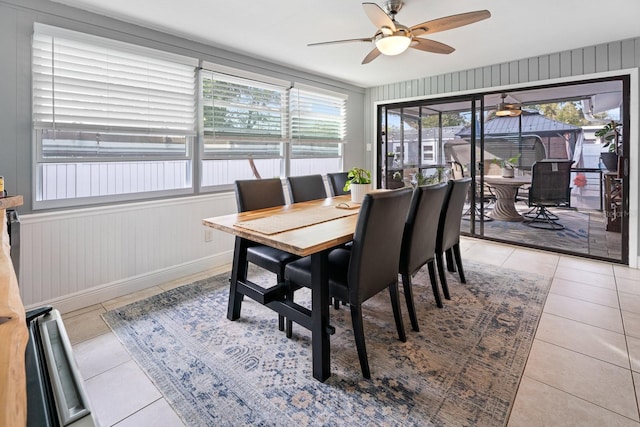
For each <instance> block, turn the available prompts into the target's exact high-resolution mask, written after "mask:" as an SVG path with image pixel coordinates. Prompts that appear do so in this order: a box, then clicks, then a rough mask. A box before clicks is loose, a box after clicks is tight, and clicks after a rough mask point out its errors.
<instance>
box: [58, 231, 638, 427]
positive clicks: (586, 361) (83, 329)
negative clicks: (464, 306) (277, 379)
mask: <svg viewBox="0 0 640 427" xmlns="http://www.w3.org/2000/svg"><path fill="white" fill-rule="evenodd" d="M461 246H462V251H463V252H462V253H463V260H475V261H480V262H489V263H491V264H495V265H499V266H502V267H506V268H511V269H515V270H520V271H525V272H531V273H538V274H544V275H547V276H549V277H552V278H553V282H552V286H551V292H550V294H549V296H548V298H547V302H546V305H545V307H544V312H543V315H542V317H541V319H540V325H539V327H538V330H537V332H536V337H535V340H534V343H533V347H532V349H531V352H530V355H529V359H528V362H527V366H526V368H525V372H524V376H523V377H522V381H521V383H520V388H519V390H518V394H517V396H516V400H515V404H514V407H513V411H512V413H511V417H510V419H509V423H508V427H517V426H554V427H555V426H638V427H640V416H639V410H638V404H639V402H638V396H639V395H640V270H634V269H629V268H626V267H623V266H619V265H613V264H609V263H604V262H596V261H589V260H584V259H579V258H574V257H569V256H563V255H556V254H550V253H544V252H537V251H532V250H527V249H522V248H516V247H512V246H508V245H501V244H495V243H490V242H484V241H481V240H475V239H467V238H465V239H463V241H462V245H461ZM227 269H228V267H226V268H222V269H217V270H211V271H208V272H204V273H202V274H199V275H197V276H191V277H186V278H184V279H181V280H178V281H174V282H170V283H167V284H164V285H161V286H157V287H154V288H152V289H148V290H145V291H142V292H137V293H134V294H131V295H127V296H125V297H121V298H116V299H114V300H111V301H107V302H105V303H102V304H97V305H94V306H91V307H87V308H85V309H83V310H78V311H75V312H72V313H67V314H65V315H64V319H65V325H66V327H67V331H68V333H69V337H70V338H71V341H72V344H73V347H74V351H75V356H76V359H77V362H78V365H79V366H80V370H81V373H82V375H83V377H84V379H85V385H86V389H87V392H88V394H89V399H90V400H91V404H92V406H93V409H94V412H95V414H96V416H97V418H98V421H99V422H100V425H102V426H103V427H104V426H118V427H129V426H136V427H139V426H153V427H163V426H167V427H169V426H171V427H173V426H182V425H183V423H182V422H181V421H180V419H179V418H178V416H177V415H176V414H175V413H174V412H173V410H172V409H171V407H170V406H169V404H168V403H167V402H166V401H165V400H164V399H163V397H162V395H161V393H160V392H159V391H158V390H157V389H156V387H155V386H154V385H153V384H152V382H151V381H150V380H149V379H148V378H147V377H146V375H145V374H144V373H143V371H142V370H141V369H140V368H139V367H138V366H137V364H136V363H135V361H133V360H132V359H131V357H130V356H129V354H128V353H127V352H126V350H125V349H124V348H123V347H122V345H121V344H120V343H119V341H118V340H117V338H116V337H115V336H114V335H113V334H112V333H111V332H110V330H109V328H108V327H107V325H106V324H105V323H104V322H103V321H102V318H101V317H100V315H101V314H102V313H104V312H105V311H107V310H110V309H112V308H114V307H118V306H121V305H124V304H127V303H129V302H132V301H135V300H138V299H142V298H146V297H148V296H149V295H152V294H155V293H159V292H163V291H165V290H167V289H170V288H173V287H176V286H180V285H182V284H185V283H190V282H192V281H194V280H197V279H200V278H204V277H208V276H209V275H211V274H217V273H220V272H222V271H224V270H227Z"/></svg>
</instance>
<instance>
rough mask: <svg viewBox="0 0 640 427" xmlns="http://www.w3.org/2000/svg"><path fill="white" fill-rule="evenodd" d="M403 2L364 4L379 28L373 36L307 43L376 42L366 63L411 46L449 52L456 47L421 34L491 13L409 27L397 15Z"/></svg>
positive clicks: (452, 26) (456, 17)
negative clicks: (380, 4) (397, 19)
mask: <svg viewBox="0 0 640 427" xmlns="http://www.w3.org/2000/svg"><path fill="white" fill-rule="evenodd" d="M403 4H404V2H403V1H402V0H389V1H386V2H385V3H384V5H383V7H380V6H378V5H377V4H375V3H362V7H363V9H364V11H365V13H366V14H367V16H368V17H369V19H370V20H371V22H373V24H374V25H375V26H376V27H377V28H378V30H377V31H376V33H375V34H374V35H373V36H372V37H365V38H359V39H347V40H335V41H330V42H321V43H311V44H309V45H308V46H320V45H325V44H333V43H350V42H374V43H375V47H374V48H373V50H372V51H371V52H369V54H368V55H367V56H366V57H365V58H364V60H363V61H362V63H363V64H368V63H369V62H371V61H373V60H374V59H376V58H377V57H378V56H379V55H380V54H384V55H399V54H401V53H402V52H404V51H405V50H407V49H408V48H410V47H411V48H413V49H418V50H422V51H425V52H432V53H442V54H449V53H451V52H453V51H454V50H455V49H454V48H453V47H451V46H449V45H446V44H444V43H440V42H437V41H435V40H429V39H423V38H420V37H419V36H422V35H425V34H433V33H437V32H440V31H445V30H450V29H452V28H458V27H462V26H464V25H469V24H473V23H474V22H478V21H482V20H483V19H487V18H489V17H490V16H491V13H490V12H489V11H488V10H477V11H475V12H467V13H460V14H458V15H451V16H445V17H443V18H438V19H434V20H431V21H427V22H423V23H422V24H418V25H414V26H412V27H407V26H404V25H402V24H400V23H399V22H397V21H396V14H397V13H398V12H399V11H400V9H401V8H402V6H403Z"/></svg>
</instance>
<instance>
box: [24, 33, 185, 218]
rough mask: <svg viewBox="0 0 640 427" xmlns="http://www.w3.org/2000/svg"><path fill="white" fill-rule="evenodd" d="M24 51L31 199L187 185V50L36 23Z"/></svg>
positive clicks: (119, 194) (67, 199)
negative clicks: (32, 143) (28, 76)
mask: <svg viewBox="0 0 640 427" xmlns="http://www.w3.org/2000/svg"><path fill="white" fill-rule="evenodd" d="M32 55H33V56H32V77H33V124H34V130H35V139H36V147H37V156H36V163H37V164H36V200H35V202H36V203H35V206H38V205H40V206H46V207H52V206H65V205H72V204H73V205H75V204H83V203H95V202H98V201H108V200H123V199H127V198H141V197H145V196H149V197H151V196H157V195H158V194H157V192H165V193H166V192H168V194H175V193H179V192H185V191H192V182H191V181H192V179H191V176H192V151H193V141H194V139H195V136H196V102H195V99H196V97H195V93H196V74H195V71H196V65H197V61H196V60H195V59H191V58H186V57H181V56H177V55H171V54H167V53H164V52H159V51H155V50H152V49H147V48H143V47H139V46H134V45H130V44H126V43H121V42H116V41H112V40H107V39H104V38H100V37H95V36H90V35H86V34H81V33H77V32H73V31H68V30H63V29H59V28H54V27H49V26H46V25H40V24H36V25H35V31H34V37H33V49H32ZM141 193H144V194H141ZM39 202H40V203H39Z"/></svg>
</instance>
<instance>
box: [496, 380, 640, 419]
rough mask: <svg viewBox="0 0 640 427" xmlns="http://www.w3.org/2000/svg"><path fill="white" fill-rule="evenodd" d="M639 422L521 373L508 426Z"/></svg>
mask: <svg viewBox="0 0 640 427" xmlns="http://www.w3.org/2000/svg"><path fill="white" fill-rule="evenodd" d="M639 425H640V424H639V423H637V422H634V421H632V420H630V419H629V418H626V417H623V416H622V415H619V414H616V413H615V412H612V411H609V410H607V409H604V408H602V407H600V406H598V405H594V404H593V403H590V402H587V401H585V400H583V399H580V398H578V397H576V396H573V395H571V394H569V393H565V392H563V391H561V390H558V389H556V388H553V387H550V386H548V385H546V384H543V383H541V382H538V381H536V380H533V379H531V378H527V377H524V378H523V379H522V381H521V382H520V387H519V388H518V395H517V397H516V400H515V403H514V405H513V409H512V411H511V416H510V417H509V422H508V424H507V426H508V427H532V426H536V427H543V426H544V427H576V426H581V427H602V426H607V427H614V426H615V427H623V426H624V427H638V426H639Z"/></svg>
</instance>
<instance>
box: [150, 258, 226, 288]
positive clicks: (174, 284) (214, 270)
mask: <svg viewBox="0 0 640 427" xmlns="http://www.w3.org/2000/svg"><path fill="white" fill-rule="evenodd" d="M227 271H231V264H226V265H224V266H221V267H217V268H212V269H209V270H206V271H203V272H200V273H197V274H193V275H191V276H187V277H182V278H180V279H177V280H173V281H171V282H167V283H163V284H161V285H158V286H159V287H160V288H161V289H162V290H163V291H168V290H171V289H175V288H179V287H180V286H184V285H188V284H189V283H193V282H197V281H198V280H203V279H207V278H209V277H211V276H217V275H218V274H222V273H225V272H227Z"/></svg>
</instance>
